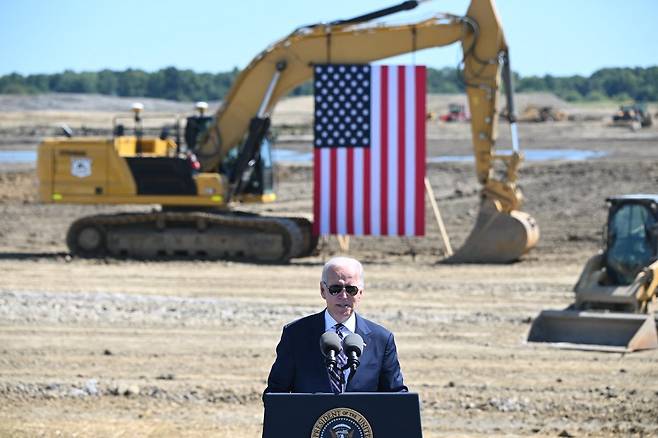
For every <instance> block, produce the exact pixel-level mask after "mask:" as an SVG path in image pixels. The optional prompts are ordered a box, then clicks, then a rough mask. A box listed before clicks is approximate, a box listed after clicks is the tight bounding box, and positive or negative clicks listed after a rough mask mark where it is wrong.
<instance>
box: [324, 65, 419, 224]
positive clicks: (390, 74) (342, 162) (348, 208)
mask: <svg viewBox="0 0 658 438" xmlns="http://www.w3.org/2000/svg"><path fill="white" fill-rule="evenodd" d="M425 78H426V69H425V67H424V66H383V65H344V64H326V65H316V66H315V74H314V86H315V108H314V120H315V123H314V146H315V147H314V156H313V163H314V164H313V166H314V170H313V177H314V178H313V179H314V190H313V213H314V223H313V225H314V231H315V233H316V235H327V234H351V235H357V236H358V235H375V236H414V235H415V236H422V235H424V234H425V202H424V182H423V180H424V178H425V114H426V113H425Z"/></svg>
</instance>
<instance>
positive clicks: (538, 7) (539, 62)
mask: <svg viewBox="0 0 658 438" xmlns="http://www.w3.org/2000/svg"><path fill="white" fill-rule="evenodd" d="M398 2H399V0H391V1H384V0H378V1H375V0H324V1H317V0H269V1H267V0H237V1H227V0H194V1H191V2H190V3H187V2H185V1H180V0H177V1H171V0H130V1H129V0H112V1H107V0H0V60H1V62H0V75H5V74H9V73H13V72H16V73H20V74H23V75H26V74H35V73H58V72H62V71H64V70H67V69H68V70H73V71H76V72H80V71H99V70H102V69H106V68H107V69H111V70H125V69H127V68H136V69H142V70H145V71H149V72H152V71H156V70H159V69H161V68H166V67H169V66H173V67H176V68H179V69H191V70H194V71H196V72H212V73H217V72H225V71H229V70H232V69H233V68H234V67H237V68H243V67H245V66H246V65H247V64H248V63H249V61H250V60H251V59H252V58H253V57H254V56H256V55H257V54H258V53H259V52H260V51H262V50H263V49H264V48H266V47H267V46H268V45H270V44H271V43H273V42H275V41H277V40H279V39H281V38H282V37H284V36H286V35H287V34H289V33H290V32H291V31H293V30H294V29H295V28H297V27H299V26H301V25H305V24H312V23H318V22H329V21H333V20H337V19H345V18H351V17H353V16H357V15H361V14H364V13H367V12H371V11H373V10H376V9H381V8H384V7H388V6H392V5H394V4H397V3H398ZM468 4H469V1H468V0H432V1H428V2H425V3H423V4H421V6H419V7H418V8H416V9H415V10H413V11H410V12H406V13H400V14H396V15H395V16H392V17H391V18H389V19H388V20H387V21H389V22H395V23H399V22H409V21H417V20H420V19H425V18H428V17H429V16H431V15H432V14H433V13H436V12H448V13H452V14H456V15H463V14H465V13H466V10H467V9H468ZM496 5H497V9H498V12H499V15H500V18H501V21H502V24H503V29H504V32H505V37H506V40H507V43H508V45H509V47H510V58H511V63H512V69H513V70H514V71H515V72H518V73H520V74H521V75H522V76H530V75H539V76H543V75H546V74H551V75H554V76H568V75H575V74H578V75H584V76H589V75H591V74H592V73H593V72H595V71H596V70H598V69H601V68H605V67H649V66H656V65H658V49H656V37H657V35H658V34H657V33H656V30H655V29H656V23H657V22H658V0H548V1H547V0H498V1H497V2H496ZM460 52H461V48H460V45H458V44H453V45H452V46H449V47H446V48H436V49H434V48H433V49H427V50H424V51H421V52H418V53H417V54H416V55H415V56H412V55H402V56H399V57H396V58H394V59H391V60H387V61H386V62H389V63H399V64H405V63H407V64H408V63H413V62H414V61H415V63H417V64H425V65H428V66H429V67H433V68H441V67H455V66H456V65H457V63H458V62H459V60H460V57H461V53H460Z"/></svg>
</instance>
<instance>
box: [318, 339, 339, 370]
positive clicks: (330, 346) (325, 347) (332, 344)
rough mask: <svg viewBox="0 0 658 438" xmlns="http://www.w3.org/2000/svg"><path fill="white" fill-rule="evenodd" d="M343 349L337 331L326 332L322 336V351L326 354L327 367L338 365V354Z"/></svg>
mask: <svg viewBox="0 0 658 438" xmlns="http://www.w3.org/2000/svg"><path fill="white" fill-rule="evenodd" d="M340 350H342V348H341V346H340V338H339V337H338V334H336V332H332V331H329V332H325V333H323V334H322V336H320V351H322V355H323V356H324V364H325V365H326V366H327V368H335V367H336V356H337V355H338V353H340Z"/></svg>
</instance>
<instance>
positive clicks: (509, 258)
mask: <svg viewBox="0 0 658 438" xmlns="http://www.w3.org/2000/svg"><path fill="white" fill-rule="evenodd" d="M538 240H539V227H538V226H537V223H536V222H535V219H534V218H533V217H532V216H530V215H529V214H527V213H524V212H521V211H516V210H512V211H511V212H509V213H507V212H503V211H500V210H499V209H498V208H497V207H496V205H495V204H494V203H493V202H490V201H484V202H483V203H482V205H481V206H480V212H479V214H478V217H477V219H476V221H475V227H473V230H472V231H471V234H470V235H469V236H468V238H467V239H466V241H465V242H464V244H463V245H462V246H461V248H459V249H458V250H457V252H455V254H453V255H452V256H451V257H449V258H447V259H446V260H445V263H509V262H513V261H516V260H518V259H519V258H520V257H521V256H522V255H523V254H525V253H526V252H528V251H529V250H530V249H531V248H533V247H534V246H535V245H536V244H537V241H538Z"/></svg>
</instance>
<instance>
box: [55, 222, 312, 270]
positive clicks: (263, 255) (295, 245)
mask: <svg viewBox="0 0 658 438" xmlns="http://www.w3.org/2000/svg"><path fill="white" fill-rule="evenodd" d="M305 221H306V220H305V219H303V218H286V217H272V216H259V215H254V214H247V213H215V212H213V213H208V212H170V211H165V212H152V213H120V214H110V215H96V216H88V217H84V218H81V219H78V220H77V221H75V222H74V223H73V224H72V225H71V227H70V228H69V231H68V233H67V236H66V243H67V245H68V247H69V250H70V251H71V253H72V254H74V255H77V256H80V257H89V258H94V257H105V256H110V257H122V258H137V259H163V258H164V259H167V258H193V259H197V258H201V259H225V260H239V261H251V262H257V263H286V262H288V261H289V260H290V259H291V258H295V257H302V256H305V255H308V254H310V253H312V252H313V250H314V249H315V248H311V247H310V246H312V245H314V242H316V241H317V240H316V239H313V237H312V236H311V235H310V230H311V227H310V224H305Z"/></svg>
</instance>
